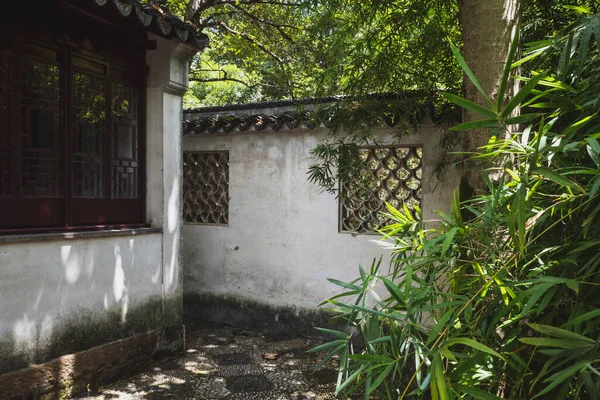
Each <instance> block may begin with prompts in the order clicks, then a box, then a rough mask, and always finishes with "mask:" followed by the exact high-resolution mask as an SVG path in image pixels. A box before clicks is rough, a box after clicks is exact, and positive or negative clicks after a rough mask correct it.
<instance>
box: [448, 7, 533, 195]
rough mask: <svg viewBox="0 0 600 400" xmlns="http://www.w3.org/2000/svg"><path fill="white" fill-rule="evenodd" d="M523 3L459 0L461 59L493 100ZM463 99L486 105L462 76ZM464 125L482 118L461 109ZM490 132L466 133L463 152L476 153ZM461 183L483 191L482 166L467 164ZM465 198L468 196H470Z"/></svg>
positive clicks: (510, 89) (471, 188)
mask: <svg viewBox="0 0 600 400" xmlns="http://www.w3.org/2000/svg"><path fill="white" fill-rule="evenodd" d="M521 3H522V0H460V21H461V24H462V33H463V43H464V48H463V56H464V58H465V61H466V62H467V64H468V65H469V68H471V70H472V71H473V73H474V74H475V76H476V77H477V79H478V80H479V83H481V86H482V87H483V89H484V90H485V92H486V94H487V95H488V96H489V97H491V98H492V99H495V98H496V94H497V92H498V88H499V85H500V79H501V78H502V71H503V69H504V65H505V63H506V59H507V57H508V52H509V49H510V45H511V42H512V39H513V37H514V35H515V34H516V32H517V29H519V22H520V15H521ZM464 91H465V93H464V94H465V97H466V98H467V99H469V100H471V101H473V102H476V103H478V104H481V105H483V106H487V104H486V102H485V100H484V99H483V97H482V96H481V95H480V94H479V92H478V91H477V89H476V88H475V86H474V85H473V84H472V83H471V81H470V80H469V79H468V78H467V77H466V76H465V79H464ZM513 93H514V87H509V88H507V90H506V94H505V96H506V97H510V96H512V94H513ZM462 118H463V122H469V121H473V120H475V119H480V118H481V117H479V116H477V115H476V114H473V113H472V112H469V111H466V110H464V109H463V113H462ZM488 140H489V131H488V130H486V129H478V130H472V131H467V132H466V133H465V135H464V137H463V149H464V150H465V151H467V152H469V151H475V150H477V149H478V148H479V147H481V146H483V145H485V144H487V142H488ZM466 167H467V168H466V171H465V174H464V175H463V179H464V182H463V183H462V184H461V186H463V187H464V188H466V190H467V191H470V192H471V193H470V194H472V193H473V191H474V190H483V189H485V183H484V180H483V174H482V168H483V166H481V165H479V166H478V165H476V163H474V162H467V164H466ZM463 194H464V193H463ZM465 197H470V196H469V193H467V194H466V196H465Z"/></svg>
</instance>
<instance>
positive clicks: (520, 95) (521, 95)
mask: <svg viewBox="0 0 600 400" xmlns="http://www.w3.org/2000/svg"><path fill="white" fill-rule="evenodd" d="M545 77H546V73H539V74H537V75H536V76H534V77H533V78H531V79H529V81H527V83H526V84H525V86H523V87H522V88H521V90H519V91H518V92H517V93H516V94H515V96H514V97H513V98H512V99H510V101H509V102H508V104H507V105H506V107H504V110H502V118H503V119H506V118H508V116H509V115H510V113H512V112H513V110H514V109H515V108H517V106H518V105H519V104H521V102H522V101H523V100H525V98H526V97H527V96H528V95H529V93H531V91H532V90H533V89H534V88H535V87H536V85H537V84H538V82H539V81H541V80H542V79H544V78H545Z"/></svg>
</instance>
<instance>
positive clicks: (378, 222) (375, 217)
mask: <svg viewBox="0 0 600 400" xmlns="http://www.w3.org/2000/svg"><path fill="white" fill-rule="evenodd" d="M358 154H359V157H360V159H361V161H362V162H363V165H364V167H363V168H362V169H361V170H360V171H359V173H358V174H357V176H356V177H355V178H354V179H349V180H348V181H346V182H342V184H341V185H340V186H341V190H340V232H349V233H375V232H376V230H377V229H379V228H381V227H382V226H385V225H386V224H388V223H389V220H388V219H387V218H386V217H385V216H384V215H383V214H382V213H383V212H386V211H387V209H386V207H385V202H388V203H389V204H391V205H392V206H394V207H396V208H399V207H402V205H403V204H406V206H407V207H408V208H409V209H411V210H414V209H415V206H417V205H418V206H420V204H421V199H422V191H421V178H422V173H423V172H422V161H421V160H422V158H423V148H422V147H418V146H398V147H365V148H361V149H359V151H358Z"/></svg>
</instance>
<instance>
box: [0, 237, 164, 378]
mask: <svg viewBox="0 0 600 400" xmlns="http://www.w3.org/2000/svg"><path fill="white" fill-rule="evenodd" d="M160 241H161V235H160V234H157V235H145V236H142V237H136V238H131V237H120V238H101V239H85V240H76V239H73V241H72V243H69V244H57V242H50V243H43V244H36V245H31V244H10V245H6V246H5V249H3V251H2V253H0V304H2V310H1V311H0V373H3V372H7V371H11V370H15V369H18V368H23V367H25V366H27V365H29V364H30V363H41V362H45V361H48V360H50V359H52V358H55V357H58V356H61V355H63V354H69V353H73V352H76V351H80V350H83V349H87V348H90V347H92V346H95V345H99V344H101V343H106V342H108V341H111V340H117V339H121V338H124V337H128V336H131V335H133V334H135V333H139V332H145V331H147V330H150V329H153V328H155V327H157V326H162V325H163V324H162V320H163V305H162V303H163V301H162V293H161V291H162V287H161V286H162V285H161V283H162V282H161V281H162V276H161V270H162V268H161V262H160V254H161V253H160V248H161V246H160V245H161V243H160ZM63 243H65V242H63ZM16 261H17V262H18V263H17V262H16ZM65 362H66V363H68V364H72V362H71V361H69V360H65Z"/></svg>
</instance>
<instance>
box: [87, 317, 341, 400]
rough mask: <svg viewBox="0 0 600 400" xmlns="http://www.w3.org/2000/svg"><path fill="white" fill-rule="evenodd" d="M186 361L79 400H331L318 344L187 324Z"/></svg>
mask: <svg viewBox="0 0 600 400" xmlns="http://www.w3.org/2000/svg"><path fill="white" fill-rule="evenodd" d="M186 329H187V337H186V340H187V343H186V346H187V350H186V353H185V355H184V356H182V357H180V358H177V359H172V360H167V361H165V362H163V363H160V364H157V365H155V366H152V367H150V368H149V369H148V370H147V371H145V372H143V373H140V374H138V375H136V376H133V377H131V378H130V379H124V380H122V381H119V382H116V383H114V384H112V385H110V386H105V387H102V388H101V389H100V391H99V392H98V393H88V394H87V395H85V396H83V397H78V399H81V400H83V399H85V400H91V399H229V400H246V399H248V400H251V399H256V400H270V399H281V400H288V399H296V400H309V399H315V400H316V399H319V400H320V399H333V398H334V396H333V393H334V389H335V380H336V378H337V372H336V370H335V366H334V365H333V364H331V363H328V364H326V365H325V366H324V367H323V368H322V369H321V370H320V371H318V372H314V366H315V365H316V363H317V362H318V360H319V358H318V355H315V354H314V353H307V352H306V350H308V349H309V348H311V347H314V346H315V345H318V344H319V342H318V341H316V340H313V339H307V338H292V337H284V336H280V335H279V336H274V335H264V334H260V333H257V332H252V331H246V330H243V329H239V328H233V327H227V326H221V325H215V324H207V323H200V322H198V321H188V322H187V323H186Z"/></svg>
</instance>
